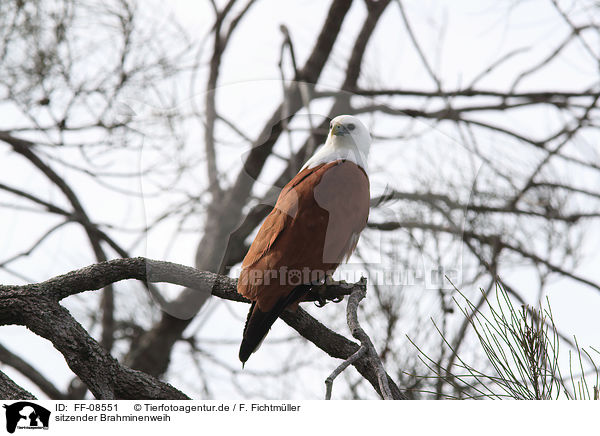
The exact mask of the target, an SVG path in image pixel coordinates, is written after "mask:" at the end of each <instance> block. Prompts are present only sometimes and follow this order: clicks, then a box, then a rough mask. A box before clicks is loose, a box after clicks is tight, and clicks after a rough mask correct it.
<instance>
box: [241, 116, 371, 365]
mask: <svg viewBox="0 0 600 436" xmlns="http://www.w3.org/2000/svg"><path fill="white" fill-rule="evenodd" d="M370 146H371V135H370V134H369V130H368V129H367V128H366V127H365V125H364V124H363V123H362V122H360V120H359V119H358V118H356V117H353V116H350V115H340V116H338V117H336V118H334V119H333V120H332V121H331V124H330V130H329V135H328V136H327V141H326V142H325V144H324V145H323V146H322V147H321V148H320V149H319V150H317V152H316V153H315V154H314V155H313V156H312V157H311V158H310V159H309V160H308V162H306V164H305V165H304V166H303V167H302V169H301V170H300V172H299V173H298V174H297V175H296V177H294V178H293V179H292V180H291V181H290V182H289V183H288V184H287V185H286V186H285V187H284V188H283V189H282V191H281V193H280V194H279V198H278V199H277V203H276V204H275V207H274V208H273V210H272V211H271V213H270V214H269V215H268V216H267V218H266V219H265V221H264V223H263V224H262V226H261V227H260V229H259V231H258V234H257V235H256V237H255V238H254V242H253V243H252V245H251V246H250V249H249V250H248V254H246V257H245V258H244V260H243V262H242V270H241V273H240V278H239V280H238V285H237V290H238V292H239V293H240V294H241V295H243V296H244V297H246V298H248V299H249V300H251V301H252V305H251V307H250V312H249V313H248V318H247V320H246V326H245V327H244V335H243V339H242V343H241V345H240V352H239V358H240V360H241V361H242V363H245V362H246V360H248V358H249V357H250V355H251V354H252V353H253V352H254V351H255V350H256V349H257V348H258V346H259V345H260V343H261V342H262V340H263V339H264V337H265V336H266V335H267V333H268V331H269V329H270V328H271V326H272V325H273V323H274V322H275V320H276V319H277V318H278V317H279V315H281V313H282V312H283V310H284V309H286V308H290V309H292V310H295V309H296V308H297V307H298V303H299V301H300V300H302V298H303V297H305V295H306V293H307V292H308V290H309V288H310V286H307V285H315V284H323V283H324V282H325V281H327V279H328V278H329V277H331V274H333V272H334V271H335V269H336V268H337V267H338V265H339V264H340V263H341V262H342V261H343V260H347V259H348V258H349V257H350V255H351V254H352V252H353V251H354V249H355V248H356V244H357V242H358V237H359V235H360V232H361V231H362V230H363V229H364V227H365V226H366V224H367V218H368V216H369V200H370V196H369V177H368V176H367V165H366V163H367V157H368V154H369V148H370Z"/></svg>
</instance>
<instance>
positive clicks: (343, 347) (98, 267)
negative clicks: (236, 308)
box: [0, 257, 404, 399]
mask: <svg viewBox="0 0 600 436" xmlns="http://www.w3.org/2000/svg"><path fill="white" fill-rule="evenodd" d="M126 279H136V280H140V281H143V282H168V283H173V284H176V285H180V286H186V287H189V288H192V289H195V290H196V292H201V293H206V294H207V295H214V296H216V297H219V298H223V299H226V300H231V301H240V302H248V300H246V299H245V298H243V297H242V296H241V295H239V294H238V293H237V290H236V280H235V279H232V278H229V277H225V276H221V275H217V274H214V273H211V272H206V271H198V270H196V269H195V268H191V267H188V266H184V265H179V264H174V263H171V262H164V261H157V260H151V259H145V258H142V257H137V258H130V259H115V260H111V261H107V262H101V263H98V264H94V265H90V266H88V267H85V268H82V269H79V270H76V271H71V272H69V273H67V274H64V275H61V276H58V277H54V278H51V279H49V280H46V281H44V282H41V283H37V284H31V285H19V286H0V323H1V324H22V325H26V326H27V327H28V328H29V329H31V330H32V331H33V332H34V333H36V334H38V335H40V336H42V337H44V338H46V339H48V340H50V341H51V342H52V343H53V344H54V346H55V347H56V348H57V349H58V350H59V351H60V352H61V353H62V354H63V355H64V356H65V359H66V360H67V363H68V364H69V366H70V367H71V369H72V370H73V371H74V372H75V373H76V374H77V375H78V376H79V377H80V378H81V379H82V381H84V383H86V384H87V385H88V387H89V388H90V390H91V391H92V393H93V394H94V395H95V396H96V397H97V398H105V399H106V398H136V397H140V398H141V397H143V398H183V397H185V396H184V395H183V394H182V393H181V392H179V391H177V390H176V389H174V388H172V387H171V386H169V385H167V384H165V383H162V382H160V381H158V380H156V379H154V378H153V377H151V376H149V375H147V374H145V373H143V372H140V371H134V370H131V369H129V368H126V367H124V366H122V365H120V364H119V363H118V362H117V361H116V360H115V359H114V358H112V357H111V356H110V355H109V354H108V353H107V352H106V351H105V350H104V349H103V348H102V347H100V346H99V344H98V343H97V342H96V341H94V340H93V339H92V338H91V337H90V336H89V335H88V334H87V332H86V331H85V330H84V329H83V327H82V326H81V325H80V324H79V323H77V321H76V320H75V319H74V318H73V317H72V316H71V315H70V314H69V313H68V311H67V310H66V309H64V308H63V307H61V306H59V305H58V302H59V301H60V300H62V299H63V298H66V297H68V296H70V295H75V294H78V293H81V292H85V291H91V290H98V289H102V288H104V287H106V286H107V285H108V284H112V283H115V282H118V281H121V280H126ZM356 290H360V291H361V292H363V293H364V292H365V291H366V284H365V283H363V282H359V283H357V284H354V285H352V286H346V285H332V286H328V287H327V290H326V294H327V296H328V298H335V297H340V296H344V295H348V294H350V293H352V292H353V291H356ZM282 319H283V320H284V321H285V322H286V323H287V324H288V325H290V326H291V327H292V328H294V329H295V330H296V331H298V332H299V333H300V334H301V335H302V336H304V337H305V338H306V339H308V340H309V341H311V342H313V343H314V344H315V345H316V346H317V347H319V348H320V349H322V350H323V351H325V352H326V353H327V354H329V355H330V356H332V357H335V358H339V359H347V358H349V357H350V356H351V355H353V354H354V353H356V351H357V350H358V348H359V345H358V344H356V343H355V342H352V341H350V340H348V339H347V338H345V337H344V336H342V335H339V334H338V333H335V332H333V331H331V330H330V329H328V328H327V327H325V326H324V325H323V324H321V323H320V322H318V321H317V320H316V319H314V318H313V317H311V316H310V315H309V314H308V313H306V312H305V311H304V310H302V309H300V308H299V309H298V310H297V311H296V312H290V311H286V312H284V313H283V314H282ZM371 359H372V356H370V355H369V353H367V354H366V355H365V356H364V358H360V359H357V360H356V361H355V362H353V365H354V366H355V367H356V369H357V370H358V372H359V373H360V374H362V375H363V376H364V377H365V378H366V379H367V380H368V381H369V382H370V383H371V385H373V387H374V388H375V389H376V391H377V392H378V393H379V394H380V395H382V396H385V395H386V394H385V393H382V392H381V388H380V386H385V383H384V384H383V385H382V383H381V380H380V376H381V374H380V373H379V369H378V368H377V367H376V366H375V365H373V363H372V361H371ZM386 378H387V383H388V385H389V389H390V391H391V395H392V396H393V398H395V399H402V398H404V396H403V394H402V393H401V391H400V390H399V389H398V387H397V386H396V385H395V383H394V382H393V380H392V379H391V378H390V377H389V376H388V375H387V374H386Z"/></svg>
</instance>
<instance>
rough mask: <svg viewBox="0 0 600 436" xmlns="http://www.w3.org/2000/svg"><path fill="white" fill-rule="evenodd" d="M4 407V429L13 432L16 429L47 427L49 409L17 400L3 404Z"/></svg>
mask: <svg viewBox="0 0 600 436" xmlns="http://www.w3.org/2000/svg"><path fill="white" fill-rule="evenodd" d="M4 408H5V409H6V411H5V412H6V431H8V432H9V433H14V432H15V430H16V429H17V428H18V429H44V430H47V429H48V423H49V422H50V411H49V410H48V409H45V408H43V407H42V406H40V405H38V404H35V403H30V402H29V401H19V402H18V403H13V404H10V405H8V406H7V405H6V404H5V405H4Z"/></svg>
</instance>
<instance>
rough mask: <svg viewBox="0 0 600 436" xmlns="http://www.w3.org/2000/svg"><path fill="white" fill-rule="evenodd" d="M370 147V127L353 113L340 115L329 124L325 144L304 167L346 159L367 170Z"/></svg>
mask: <svg viewBox="0 0 600 436" xmlns="http://www.w3.org/2000/svg"><path fill="white" fill-rule="evenodd" d="M370 148H371V135H370V134H369V129H367V127H366V126H365V125H364V124H363V123H362V122H361V121H360V120H359V119H358V118H356V117H353V116H352V115H339V116H337V117H335V118H334V119H333V120H331V123H330V124H329V135H327V141H326V142H325V145H323V147H321V148H320V149H319V150H317V152H316V153H315V154H314V155H313V157H312V158H310V159H309V160H308V162H306V164H305V165H304V167H303V169H304V168H313V167H315V166H317V165H320V164H322V163H329V162H333V161H336V160H340V159H345V160H350V161H352V162H354V163H356V164H357V165H358V166H360V167H362V168H363V169H364V170H367V159H368V157H369V149H370Z"/></svg>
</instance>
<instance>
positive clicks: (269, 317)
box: [239, 285, 310, 364]
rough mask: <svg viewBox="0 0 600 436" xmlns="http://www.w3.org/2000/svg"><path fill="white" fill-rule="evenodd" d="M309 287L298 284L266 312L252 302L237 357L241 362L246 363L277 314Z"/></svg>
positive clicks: (302, 294)
mask: <svg viewBox="0 0 600 436" xmlns="http://www.w3.org/2000/svg"><path fill="white" fill-rule="evenodd" d="M309 289H310V286H307V285H300V286H298V287H296V288H294V290H293V291H292V292H290V294H289V295H287V296H285V297H283V298H281V299H280V300H279V301H278V302H277V303H276V304H275V306H273V308H272V309H271V310H269V311H268V312H262V311H261V310H260V309H259V308H258V306H257V305H256V302H255V301H254V302H252V305H251V306H250V311H249V312H248V318H246V325H245V326H244V336H243V338H242V343H241V345H240V353H239V357H240V360H241V362H242V364H244V363H246V361H247V360H248V358H249V357H250V355H251V354H252V353H254V352H255V351H256V349H257V348H258V347H259V345H260V344H261V342H262V341H263V339H264V338H265V336H267V333H269V329H270V328H271V326H272V325H273V323H274V322H275V321H276V320H277V318H279V315H281V313H282V312H283V311H284V310H285V308H286V307H288V306H289V305H290V304H292V303H294V302H295V301H298V300H300V298H302V297H303V296H304V295H305V294H306V293H307V292H308V290H309Z"/></svg>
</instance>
